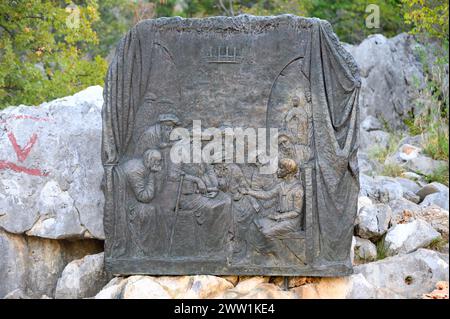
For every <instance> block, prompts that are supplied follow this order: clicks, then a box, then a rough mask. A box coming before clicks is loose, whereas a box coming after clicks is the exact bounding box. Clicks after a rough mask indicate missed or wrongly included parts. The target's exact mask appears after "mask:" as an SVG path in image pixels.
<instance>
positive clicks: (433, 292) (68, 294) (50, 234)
mask: <svg viewBox="0 0 450 319" xmlns="http://www.w3.org/2000/svg"><path fill="white" fill-rule="evenodd" d="M417 46H418V45H417V44H416V43H415V42H414V41H413V40H412V38H411V37H410V36H408V35H406V34H401V35H398V36H397V37H395V38H392V39H386V38H385V37H383V36H381V35H376V36H372V37H370V38H368V39H366V40H365V41H364V42H362V43H361V44H360V45H358V46H348V45H347V46H346V48H347V49H348V50H349V51H350V52H351V53H352V54H353V55H354V56H355V58H356V60H357V62H358V64H359V65H360V68H361V75H362V91H361V96H360V104H361V120H362V121H361V149H360V152H359V162H360V172H361V175H360V184H361V192H360V197H359V203H358V204H359V205H358V206H359V208H358V210H359V211H358V216H357V219H356V221H355V237H354V242H353V252H354V264H355V267H354V270H355V272H354V274H353V275H351V276H349V277H343V278H306V277H292V278H291V279H290V280H289V289H288V290H284V288H283V280H282V278H280V277H242V276H241V277H238V276H223V277H217V276H203V275H202V276H173V277H168V276H160V277H152V276H130V277H126V278H124V277H116V278H110V277H109V276H108V275H107V274H106V273H105V272H104V271H103V252H102V251H103V239H104V233H103V226H102V215H103V212H102V210H103V200H104V199H103V194H102V192H101V190H100V184H101V179H102V174H103V169H102V165H101V159H100V154H99V149H100V141H101V115H100V110H101V107H102V103H103V100H102V89H101V87H90V88H88V89H86V90H84V91H82V92H79V93H78V94H75V95H73V96H70V97H66V98H62V99H58V100H55V101H52V102H49V103H44V104H42V105H40V106H38V107H30V106H18V107H10V108H7V109H6V110H3V111H2V112H0V128H1V130H0V298H448V280H449V279H448V277H449V269H448V264H449V257H448V256H449V255H448V250H449V246H448V223H449V213H448V210H449V189H448V187H447V186H445V185H443V184H441V183H438V182H430V180H429V179H427V176H429V175H430V174H432V173H433V172H434V171H435V170H436V168H438V167H439V166H440V165H442V164H445V163H443V162H441V161H436V160H433V159H432V158H430V157H428V156H427V155H425V153H424V152H423V147H424V145H423V143H424V140H423V136H422V135H420V136H409V135H408V133H407V131H406V130H404V126H403V122H402V121H403V118H404V116H405V114H408V112H415V111H416V110H415V109H414V107H413V99H414V94H413V93H414V91H416V89H417V85H419V86H420V85H421V83H422V82H423V81H424V74H423V67H422V65H421V64H420V62H419V60H418V58H417V56H416V55H415V52H416V51H415V50H416V48H417ZM413 79H415V80H414V81H413ZM413 82H414V83H413ZM386 127H391V128H395V129H396V131H397V132H400V133H401V136H402V138H401V139H399V140H398V141H396V142H395V145H394V144H393V142H392V138H391V134H392V133H391V132H388V130H387V129H386ZM374 147H376V150H377V152H378V153H379V152H380V149H381V150H382V151H383V152H384V156H383V157H380V156H374ZM375 153H376V152H375ZM386 167H391V168H392V167H396V168H400V170H398V172H397V173H396V174H386ZM388 175H391V176H388Z"/></svg>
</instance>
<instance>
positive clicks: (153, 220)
mask: <svg viewBox="0 0 450 319" xmlns="http://www.w3.org/2000/svg"><path fill="white" fill-rule="evenodd" d="M161 165H162V156H161V153H160V152H159V151H158V150H154V149H150V150H147V151H146V152H145V153H144V155H143V158H134V159H131V160H128V161H126V162H125V163H124V164H123V166H122V168H123V171H124V173H125V176H126V179H127V184H128V187H129V189H130V190H131V192H130V193H132V194H130V195H132V196H130V197H129V200H128V203H127V208H128V209H127V221H128V227H129V237H130V239H131V243H132V244H133V246H132V247H134V248H133V249H134V250H135V251H133V252H130V253H132V254H133V255H135V256H136V255H137V256H143V255H148V254H151V253H155V252H156V253H157V252H158V251H159V250H161V247H157V246H158V243H162V242H163V241H158V240H155V239H156V238H160V237H159V236H158V235H157V234H159V233H160V232H161V231H162V230H163V229H161V227H160V226H161V225H160V218H159V217H160V216H159V211H160V209H159V207H158V205H156V204H154V203H152V201H153V199H154V197H155V195H156V193H157V181H156V177H155V174H156V172H158V171H160V170H161ZM131 243H130V244H131Z"/></svg>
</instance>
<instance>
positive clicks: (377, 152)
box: [368, 133, 403, 164]
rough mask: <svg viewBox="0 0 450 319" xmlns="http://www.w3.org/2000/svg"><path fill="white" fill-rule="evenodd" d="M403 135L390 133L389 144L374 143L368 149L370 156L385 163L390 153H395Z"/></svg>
mask: <svg viewBox="0 0 450 319" xmlns="http://www.w3.org/2000/svg"><path fill="white" fill-rule="evenodd" d="M402 137H403V136H402V135H401V134H395V133H390V134H389V142H388V146H387V147H382V146H380V145H374V146H373V147H372V148H370V149H369V151H368V156H369V158H371V159H373V160H376V161H378V162H379V163H381V164H383V163H384V162H385V161H386V158H387V157H388V156H389V155H390V154H393V153H394V152H395V151H397V149H398V147H399V143H400V140H401V139H402Z"/></svg>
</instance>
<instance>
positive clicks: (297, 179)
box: [102, 15, 360, 276]
mask: <svg viewBox="0 0 450 319" xmlns="http://www.w3.org/2000/svg"><path fill="white" fill-rule="evenodd" d="M359 86H360V80H359V75H358V70H357V67H356V64H355V63H354V61H353V58H352V57H351V56H350V55H349V54H348V53H347V52H346V51H345V50H344V49H343V48H342V46H341V45H340V43H339V42H338V40H337V38H336V36H335V35H334V33H333V32H332V30H331V27H330V25H329V24H328V23H327V22H325V21H322V20H319V19H307V18H301V17H297V16H292V15H283V16H277V17H253V16H247V15H243V16H238V17H214V18H205V19H181V18H161V19H156V20H146V21H143V22H141V23H139V24H138V25H136V26H135V27H134V28H133V29H131V30H130V31H129V32H128V34H127V35H126V36H125V38H124V39H123V40H122V41H121V42H120V44H119V46H118V48H117V51H116V55H115V57H114V60H113V61H112V63H111V65H110V67H109V70H108V75H107V78H106V82H105V90H104V98H105V103H104V107H103V113H102V115H103V147H102V160H103V164H104V167H105V176H104V193H105V200H106V201H105V215H104V226H105V234H106V240H105V260H106V267H107V269H108V270H109V271H111V272H113V273H117V274H159V275H162V274H216V275H226V274H242V275H244V274H249V275H250V274H253V275H258V274H261V275H305V276H338V275H346V274H349V273H351V271H352V266H351V261H350V246H351V241H352V235H353V220H354V218H355V215H356V209H357V196H358V191H359V182H358V167H357V160H356V152H357V147H358V136H357V134H358V124H359V123H358V121H359V111H358V92H359ZM200 122H201V125H198V123H200ZM273 132H275V133H276V134H275V135H273V134H272V133H273ZM267 143H268V144H269V147H268V146H267V145H266V144H267ZM218 145H219V146H220V147H219V148H218ZM223 145H224V146H223ZM262 145H264V146H262ZM222 146H223V147H222ZM272 146H273V147H274V148H275V149H276V152H275V153H274V152H272ZM218 150H219V151H218ZM242 159H243V160H242Z"/></svg>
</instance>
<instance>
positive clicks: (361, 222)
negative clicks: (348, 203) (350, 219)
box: [355, 204, 392, 240]
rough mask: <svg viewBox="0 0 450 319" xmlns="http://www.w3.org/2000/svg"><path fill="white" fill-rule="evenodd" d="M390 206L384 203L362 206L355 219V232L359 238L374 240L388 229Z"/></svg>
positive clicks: (390, 216) (390, 214) (390, 215)
mask: <svg viewBox="0 0 450 319" xmlns="http://www.w3.org/2000/svg"><path fill="white" fill-rule="evenodd" d="M391 218H392V211H391V208H390V207H389V206H388V205H386V204H374V205H368V206H364V207H362V208H361V209H360V210H359V212H358V215H357V216H356V220H355V232H356V234H357V235H358V236H359V237H361V238H366V239H372V240H376V239H378V238H380V237H381V236H382V235H384V234H385V233H386V232H387V230H388V229H389V225H390V222H391Z"/></svg>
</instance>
